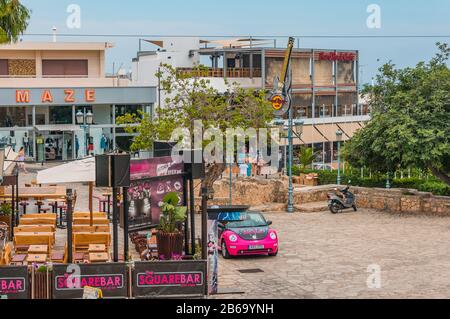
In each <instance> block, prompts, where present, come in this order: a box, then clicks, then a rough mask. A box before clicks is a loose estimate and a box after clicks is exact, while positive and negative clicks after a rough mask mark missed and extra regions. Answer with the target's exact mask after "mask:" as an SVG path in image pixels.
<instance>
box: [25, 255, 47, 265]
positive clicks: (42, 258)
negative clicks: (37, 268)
mask: <svg viewBox="0 0 450 319" xmlns="http://www.w3.org/2000/svg"><path fill="white" fill-rule="evenodd" d="M27 262H28V264H31V263H39V264H44V263H46V262H47V254H28V256H27Z"/></svg>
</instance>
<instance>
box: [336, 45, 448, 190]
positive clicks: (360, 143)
mask: <svg viewBox="0 0 450 319" xmlns="http://www.w3.org/2000/svg"><path fill="white" fill-rule="evenodd" d="M437 46H438V48H439V52H438V53H437V54H436V56H435V57H434V58H432V59H431V61H429V62H420V63H418V64H417V65H416V66H415V67H414V68H412V67H408V68H404V69H397V68H396V67H395V65H394V64H392V63H391V62H389V63H387V64H385V65H384V66H382V67H381V68H380V70H379V71H380V73H379V74H378V75H377V77H376V83H375V84H374V85H373V86H366V87H365V88H364V90H363V94H364V95H365V96H367V97H368V100H369V105H370V107H371V108H372V119H371V121H370V122H369V123H368V124H367V126H366V127H365V128H364V129H362V130H360V131H359V132H357V133H356V134H355V136H354V137H353V138H352V140H351V141H349V142H348V143H346V145H345V148H344V155H345V157H346V158H347V160H348V161H349V162H350V163H351V164H352V165H353V166H355V167H362V166H365V167H368V168H371V169H372V170H374V171H381V172H386V173H388V172H391V173H392V172H393V171H394V170H395V169H397V168H407V167H417V168H420V169H426V170H430V171H431V172H432V173H433V175H435V176H436V177H437V178H439V179H440V180H442V181H444V182H445V183H447V184H450V177H449V173H450V143H449V138H450V94H449V92H450V70H449V68H448V66H447V62H448V59H449V55H450V48H449V47H448V44H441V43H438V44H437Z"/></svg>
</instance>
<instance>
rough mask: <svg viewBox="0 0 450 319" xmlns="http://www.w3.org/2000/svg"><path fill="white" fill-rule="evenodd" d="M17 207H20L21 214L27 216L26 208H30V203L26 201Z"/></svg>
mask: <svg viewBox="0 0 450 319" xmlns="http://www.w3.org/2000/svg"><path fill="white" fill-rule="evenodd" d="M19 205H20V206H21V207H22V212H23V214H24V215H26V214H27V207H28V206H30V203H28V202H27V201H21V202H20V203H19Z"/></svg>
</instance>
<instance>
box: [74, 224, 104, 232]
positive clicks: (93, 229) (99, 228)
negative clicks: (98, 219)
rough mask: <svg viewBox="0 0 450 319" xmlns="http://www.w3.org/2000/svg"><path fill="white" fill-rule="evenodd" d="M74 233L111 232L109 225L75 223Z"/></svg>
mask: <svg viewBox="0 0 450 319" xmlns="http://www.w3.org/2000/svg"><path fill="white" fill-rule="evenodd" d="M72 231H73V232H74V233H110V232H111V229H110V226H109V225H94V226H88V225H74V226H73V228H72Z"/></svg>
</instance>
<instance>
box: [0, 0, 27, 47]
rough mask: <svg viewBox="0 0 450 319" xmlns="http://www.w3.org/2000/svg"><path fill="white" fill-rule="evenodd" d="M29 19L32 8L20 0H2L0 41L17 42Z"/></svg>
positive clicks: (0, 0)
mask: <svg viewBox="0 0 450 319" xmlns="http://www.w3.org/2000/svg"><path fill="white" fill-rule="evenodd" d="M29 19H30V10H28V9H27V8H26V7H25V6H24V5H22V4H21V3H20V1H19V0H0V43H10V42H16V41H17V40H18V38H19V36H20V35H21V34H22V33H23V32H24V31H25V30H26V28H27V27H28V21H29Z"/></svg>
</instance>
